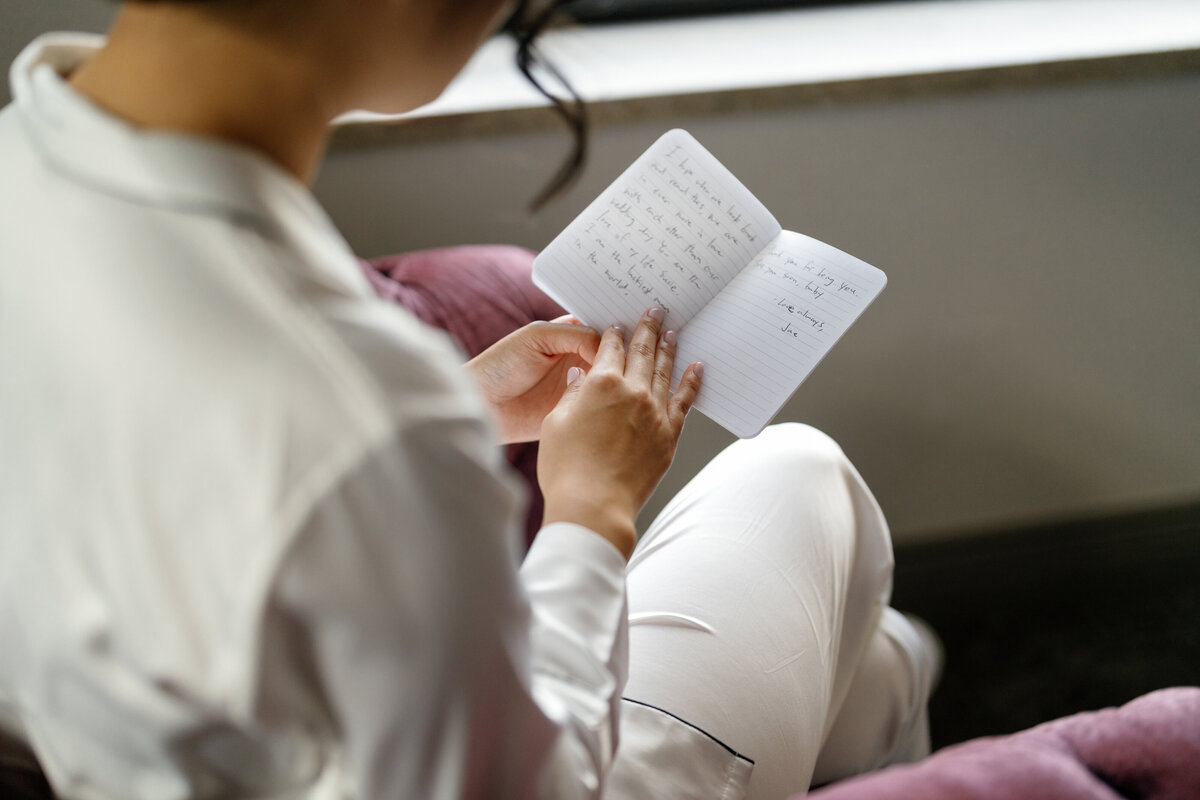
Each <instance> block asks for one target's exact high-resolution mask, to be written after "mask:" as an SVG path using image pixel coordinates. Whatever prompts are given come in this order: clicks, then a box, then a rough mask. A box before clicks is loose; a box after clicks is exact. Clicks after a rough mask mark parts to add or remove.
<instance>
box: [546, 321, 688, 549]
mask: <svg viewBox="0 0 1200 800" xmlns="http://www.w3.org/2000/svg"><path fill="white" fill-rule="evenodd" d="M662 319H663V312H662V309H657V308H652V309H650V310H649V311H647V312H646V313H645V314H644V315H643V316H642V319H641V321H640V322H639V323H638V326H637V328H636V329H635V330H634V332H633V337H632V339H631V340H630V343H629V349H628V352H626V348H625V342H624V338H623V331H622V330H621V329H620V328H618V327H616V326H614V327H611V328H609V329H608V330H606V331H605V332H604V334H603V336H602V337H601V340H600V349H599V352H598V353H597V355H596V360H595V361H594V362H593V364H592V368H591V371H590V372H588V373H587V374H586V375H584V374H583V373H582V371H581V370H578V368H572V370H571V373H570V377H568V386H567V390H566V391H565V392H564V393H563V396H562V399H561V400H560V401H559V403H558V405H557V406H555V408H554V410H553V411H551V412H550V414H548V415H547V416H546V419H545V421H544V422H543V423H542V438H541V445H540V447H539V450H538V483H539V484H540V485H541V488H542V493H543V495H545V500H546V505H545V508H546V511H545V515H544V517H543V523H544V524H547V525H548V524H550V523H552V522H574V523H577V524H579V525H583V526H585V527H587V528H590V529H592V530H594V531H596V532H597V533H599V534H600V535H602V536H604V537H605V538H606V539H608V540H609V541H611V542H612V543H613V544H614V545H616V547H617V549H619V550H620V551H621V552H622V553H624V554H625V557H626V558H628V557H629V555H630V554H631V553H632V552H633V545H634V543H635V541H636V533H635V530H634V520H635V518H636V517H637V514H638V512H639V511H640V510H641V508H642V506H643V505H645V503H646V500H647V499H649V497H650V493H651V492H653V491H654V487H655V486H657V485H658V482H659V481H660V480H661V479H662V476H663V475H664V474H665V473H666V471H667V467H669V466H670V465H671V459H672V458H674V456H675V445H676V443H677V442H678V441H679V434H680V433H681V432H682V430H683V421H684V417H686V416H687V412H688V409H690V408H691V406H692V402H693V401H694V400H695V399H696V393H697V392H698V391H699V389H700V378H701V374H702V371H703V368H702V365H701V364H699V363H696V364H692V365H690V366H689V367H688V369H687V371H686V372H685V373H684V375H683V378H682V379H681V380H680V382H679V387H678V388H677V389H676V391H675V393H674V395H672V394H671V391H670V385H671V370H672V367H673V365H674V362H675V333H674V332H673V331H667V332H661V331H660V327H661V325H662Z"/></svg>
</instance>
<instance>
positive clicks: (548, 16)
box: [505, 0, 588, 212]
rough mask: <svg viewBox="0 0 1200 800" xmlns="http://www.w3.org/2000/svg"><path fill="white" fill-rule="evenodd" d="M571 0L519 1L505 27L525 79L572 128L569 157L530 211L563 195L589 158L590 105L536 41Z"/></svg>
mask: <svg viewBox="0 0 1200 800" xmlns="http://www.w3.org/2000/svg"><path fill="white" fill-rule="evenodd" d="M564 2H567V0H553V1H552V2H548V3H546V4H545V5H544V7H543V8H541V9H540V10H536V11H534V10H532V9H531V8H530V0H518V3H517V7H516V9H515V10H514V11H513V14H512V16H511V17H510V18H509V21H508V24H507V25H506V26H505V29H506V31H507V32H508V33H509V35H511V36H512V37H513V39H515V40H516V43H517V69H519V70H520V71H521V74H522V75H524V76H525V79H526V80H527V81H529V83H531V84H532V85H533V88H535V89H537V90H538V92H539V93H541V94H542V95H543V96H544V97H545V98H546V99H547V100H549V101H550V103H551V104H552V105H553V108H554V111H555V112H556V113H557V114H558V116H559V117H560V118H561V119H562V120H563V122H565V123H566V125H567V128H568V129H569V130H570V131H571V137H572V147H571V152H570V154H569V155H568V156H567V158H566V159H565V160H564V161H563V163H562V164H560V165H559V168H558V171H557V172H556V173H555V174H554V176H553V177H552V178H551V179H550V181H549V182H548V183H547V184H546V185H545V186H544V187H543V188H542V190H541V191H540V192H539V193H538V194H537V195H536V196H535V197H534V198H533V201H532V202H531V203H530V204H529V210H530V211H531V212H536V211H538V210H539V209H541V208H542V207H543V206H545V205H546V203H548V202H549V201H550V200H553V199H554V198H555V197H557V196H559V195H560V194H562V193H563V192H565V191H566V190H567V189H569V188H570V187H571V185H572V184H573V183H575V180H576V179H577V178H578V177H579V174H580V172H581V171H582V169H583V164H584V161H585V160H586V158H587V144H588V122H587V107H586V106H585V105H584V103H583V99H582V98H581V97H580V96H579V94H578V92H576V91H575V88H574V87H573V86H571V83H570V81H568V80H567V79H566V78H565V77H564V76H563V74H562V73H561V72H559V71H558V68H557V67H555V66H554V65H553V64H552V63H550V62H549V61H547V60H546V59H545V58H543V57H542V55H541V53H540V52H539V51H538V49H537V46H536V43H535V40H536V39H537V37H538V35H539V34H540V33H541V32H542V31H543V30H545V28H546V26H547V25H548V24H549V23H550V22H551V21H552V20H554V19H555V18H556V16H557V15H558V13H559V7H560V6H562V5H563V4H564ZM535 70H540V71H541V72H544V73H546V74H547V75H548V76H549V77H550V78H552V79H553V80H554V81H555V82H556V83H557V84H558V85H559V86H560V87H562V89H564V90H565V91H566V94H567V95H568V96H567V97H565V98H564V97H562V96H561V95H559V94H557V93H556V92H553V91H551V90H549V89H548V88H547V87H546V85H545V84H544V83H543V82H542V80H541V78H539V77H538V75H537V74H535Z"/></svg>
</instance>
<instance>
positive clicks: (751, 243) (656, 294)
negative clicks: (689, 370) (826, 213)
mask: <svg viewBox="0 0 1200 800" xmlns="http://www.w3.org/2000/svg"><path fill="white" fill-rule="evenodd" d="M672 133H679V134H683V136H682V137H679V141H671V140H670V139H667V137H671V134H667V137H664V139H662V140H659V142H658V143H657V144H656V145H655V147H652V148H651V149H650V150H648V151H647V152H646V153H645V154H643V155H642V156H641V157H640V158H639V159H638V160H637V161H635V162H634V163H633V165H632V166H631V167H630V168H629V169H627V170H626V171H625V172H624V173H623V174H622V175H621V176H620V177H618V178H617V180H616V181H614V182H613V184H612V185H611V186H609V187H608V189H606V190H605V191H604V192H603V193H602V194H601V195H600V196H599V197H598V198H596V200H595V201H594V202H593V203H592V204H591V205H589V206H588V207H587V208H586V209H585V210H584V211H583V213H582V214H580V215H579V216H578V217H577V218H576V219H575V220H574V221H573V222H572V223H571V224H570V225H568V226H567V228H566V229H565V230H564V231H563V232H562V233H561V234H560V235H559V236H558V237H557V238H556V239H555V240H554V242H553V243H552V244H551V245H550V247H549V248H547V250H548V251H550V250H552V251H553V254H554V258H553V259H541V260H540V262H539V264H538V276H537V277H538V280H539V285H540V286H542V288H543V289H544V290H545V291H546V292H547V294H549V295H550V296H551V297H553V298H555V300H557V301H558V302H559V304H560V305H563V306H564V307H566V308H571V309H572V313H573V314H575V316H576V317H578V318H579V319H580V320H582V321H583V322H586V323H587V324H589V325H592V326H594V327H601V328H603V327H607V326H608V325H611V324H612V323H614V322H619V323H622V324H624V325H625V326H626V327H627V328H629V329H631V330H632V328H633V326H634V325H635V324H637V321H638V319H639V318H640V317H641V316H642V314H643V313H644V312H645V310H646V309H647V308H649V307H650V306H652V305H659V306H661V307H662V308H664V309H666V310H667V319H666V323H665V324H666V325H668V326H669V327H672V328H675V329H679V330H682V328H683V327H684V326H685V325H686V324H687V322H688V320H690V319H691V318H692V317H693V316H695V315H696V314H697V313H698V312H699V311H700V309H702V308H703V307H704V306H705V305H706V304H707V303H708V302H709V301H710V300H712V299H713V298H714V297H716V296H717V294H718V293H719V292H720V291H721V290H722V289H724V288H725V286H726V285H728V283H729V282H730V281H731V280H732V279H733V277H734V276H735V275H737V274H738V273H739V272H741V270H742V269H743V268H744V267H745V266H746V264H747V263H748V262H749V261H750V260H751V259H752V258H754V256H755V255H756V254H757V253H758V252H759V250H760V249H761V248H762V245H763V244H764V243H765V242H767V241H768V240H770V239H771V238H772V237H774V236H775V235H776V234H778V233H779V230H780V228H779V223H778V222H776V221H775V219H774V217H772V216H771V214H770V212H769V211H767V209H766V208H765V207H764V206H763V205H762V203H760V202H758V200H757V199H755V197H754V195H752V194H750V192H749V191H747V190H746V188H745V187H744V186H742V185H741V183H740V182H738V180H737V179H736V178H734V177H733V175H732V174H730V173H729V171H728V170H726V169H725V168H724V167H723V166H722V165H721V164H720V162H718V161H717V160H716V159H715V158H713V156H712V155H711V154H709V153H708V152H707V151H706V150H704V149H703V148H697V147H695V146H694V144H695V140H694V139H691V137H690V136H688V135H687V134H684V133H683V132H682V131H673V132H672ZM568 297H569V298H571V302H568V301H567V298H568Z"/></svg>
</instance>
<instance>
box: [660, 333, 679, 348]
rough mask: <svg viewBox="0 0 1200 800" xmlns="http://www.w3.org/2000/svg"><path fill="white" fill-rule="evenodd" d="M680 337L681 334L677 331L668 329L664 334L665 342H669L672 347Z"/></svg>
mask: <svg viewBox="0 0 1200 800" xmlns="http://www.w3.org/2000/svg"><path fill="white" fill-rule="evenodd" d="M678 338H679V334H677V333H675V331H667V332H666V333H664V334H663V343H664V344H669V345H671V346H672V347H674V346H675V341H676V340H677V339H678Z"/></svg>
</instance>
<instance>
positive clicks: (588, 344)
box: [467, 317, 600, 444]
mask: <svg viewBox="0 0 1200 800" xmlns="http://www.w3.org/2000/svg"><path fill="white" fill-rule="evenodd" d="M599 346H600V334H598V333H596V331H594V330H592V329H591V328H588V327H585V326H583V325H580V324H579V323H578V322H576V321H575V320H574V318H572V317H559V318H558V319H556V320H554V321H553V322H533V323H530V324H529V325H526V326H525V327H523V328H518V329H517V330H515V331H513V332H512V333H510V334H509V335H508V336H505V337H504V338H503V339H501V340H500V341H498V342H496V343H495V344H494V345H492V346H491V347H489V348H488V349H487V350H484V351H483V352H482V353H480V354H479V355H477V356H475V358H473V359H471V360H470V361H468V362H467V369H468V370H469V371H470V373H471V375H472V377H473V378H474V379H475V383H476V384H477V385H478V386H479V389H480V391H482V392H483V397H484V399H485V400H486V401H487V402H488V405H489V406H491V408H492V411H493V415H494V419H495V422H496V424H497V425H498V426H499V428H500V440H501V441H502V442H503V443H505V444H509V443H512V442H532V441H537V439H538V438H539V437H540V436H541V430H542V420H543V419H545V417H546V415H547V414H549V413H550V412H551V411H552V410H553V409H554V407H555V406H556V405H557V404H558V399H559V398H560V397H562V393H563V390H564V389H565V388H566V386H567V370H568V369H570V368H571V367H584V368H586V367H587V366H588V365H590V364H591V363H592V361H594V360H595V358H596V351H597V349H598V348H599Z"/></svg>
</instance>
